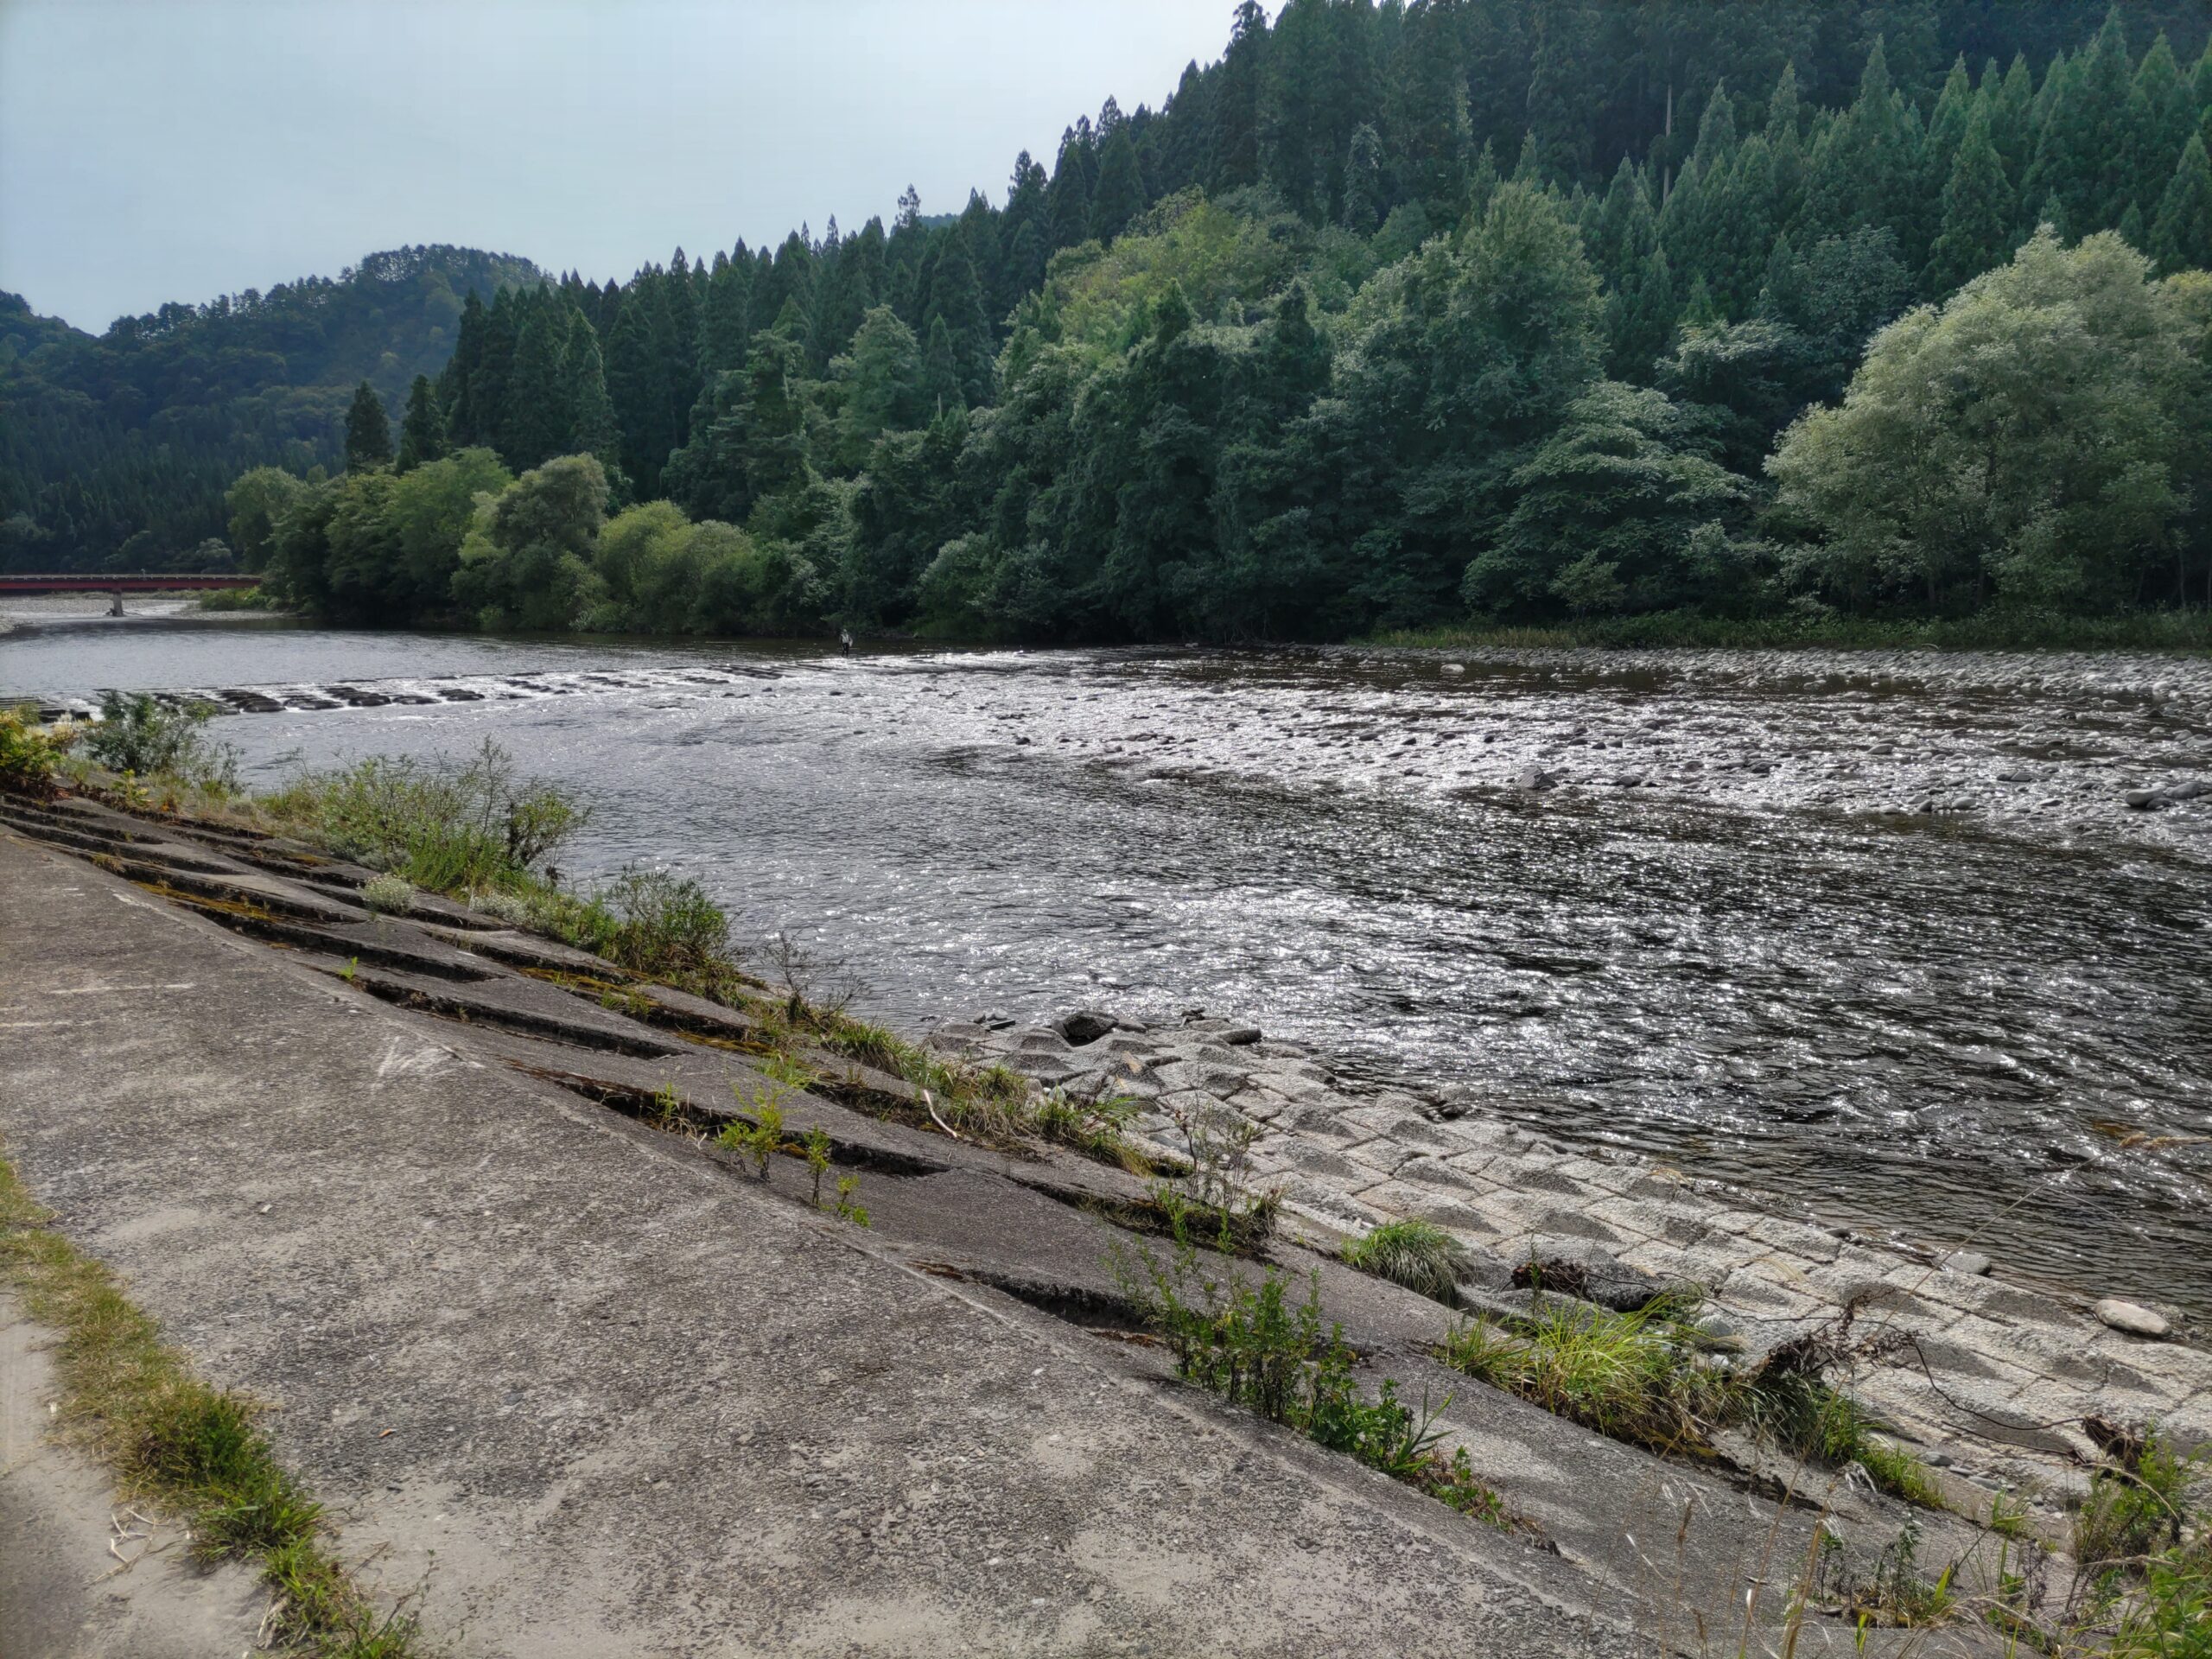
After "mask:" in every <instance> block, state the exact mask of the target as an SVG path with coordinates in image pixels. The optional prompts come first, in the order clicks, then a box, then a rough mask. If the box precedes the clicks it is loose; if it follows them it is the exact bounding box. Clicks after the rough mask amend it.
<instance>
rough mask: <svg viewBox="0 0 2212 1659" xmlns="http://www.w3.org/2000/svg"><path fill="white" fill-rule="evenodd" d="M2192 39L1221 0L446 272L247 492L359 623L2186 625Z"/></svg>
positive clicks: (2210, 592) (2196, 259) (2195, 185)
mask: <svg viewBox="0 0 2212 1659" xmlns="http://www.w3.org/2000/svg"><path fill="white" fill-rule="evenodd" d="M2205 37H2206V29H2205V27H2204V20H2203V18H2202V16H2201V14H2200V13H2198V12H2197V11H2196V10H2192V9H2188V8H2180V7H2169V6H2161V5H2137V6H2132V7H2128V8H2125V9H2119V8H2116V9H2114V10H2113V11H2112V12H2111V13H2110V14H2109V15H2108V16H2106V17H2105V19H2104V22H2103V23H2102V25H2101V27H2100V26H2099V25H2098V24H2097V22H2096V20H2095V16H2094V14H2093V13H2092V12H2091V11H2089V10H2088V9H2087V8H2085V7H2084V6H2083V5H2082V4H2080V3H2075V0H2039V3H2035V4H2028V5H2019V6H2009V7H2005V8H2001V9H1993V8H1989V7H1986V6H1980V5H1970V4H1966V3H1951V0H1915V3H1911V4H1906V5H1897V4H1881V5H1871V4H1870V5H1863V6H1862V5H1852V6H1840V7H1811V6H1799V5H1779V6H1777V5H1760V6H1751V5H1733V6H1728V5H1724V6H1719V7H1713V8H1705V9H1696V8H1693V9H1688V10H1684V9H1681V8H1677V7H1666V6H1661V5H1658V4H1656V3H1649V4H1634V5H1628V6H1621V7H1609V8H1601V7H1595V6H1592V7H1581V6H1554V5H1545V6H1535V5H1530V4H1526V3H1522V0H1466V3H1452V0H1414V3H1412V4H1408V5H1406V6H1403V7H1400V6H1396V5H1389V6H1376V5H1370V4H1368V3H1364V0H1361V3H1349V4H1344V3H1330V0H1291V3H1289V4H1287V5H1286V6H1284V7H1283V8H1281V11H1280V13H1279V14H1278V15H1277V16H1275V17H1274V20H1273V21H1272V22H1270V21H1269V20H1268V18H1267V16H1265V15H1264V14H1262V12H1261V10H1259V8H1257V7H1256V6H1253V5H1249V4H1248V5H1246V6H1244V7H1243V8H1242V9H1241V10H1239V12H1238V13H1237V16H1236V22H1235V25H1234V29H1233V33H1232V36H1231V39H1230V42H1229V45H1228V48H1227V49H1226V51H1225V52H1224V55H1223V57H1222V58H1221V60H1219V61H1217V62H1216V63H1214V64H1212V65H1210V66H1207V67H1198V66H1197V65H1193V66H1192V67H1190V68H1189V69H1188V70H1186V71H1185V73H1184V75H1183V77H1182V79H1181V82H1180V84H1179V86H1178V87H1177V89H1176V91H1175V92H1174V95H1173V98H1172V99H1168V100H1167V101H1166V103H1165V104H1164V105H1162V106H1161V107H1160V108H1158V109H1152V108H1147V107H1142V106H1141V107H1139V108H1138V109H1137V110H1136V111H1135V112H1134V113H1127V114H1125V113H1124V112H1123V111H1122V109H1121V108H1120V107H1119V105H1116V104H1115V103H1113V102H1112V101H1109V103H1108V105H1107V106H1106V107H1105V108H1104V109H1103V110H1102V111H1101V112H1100V113H1099V116H1098V117H1097V118H1096V120H1095V121H1093V120H1091V119H1090V118H1085V119H1084V120H1081V121H1078V122H1077V124H1074V125H1073V126H1071V128H1070V129H1069V130H1068V131H1067V133H1066V134H1065V137H1064V139H1063V142H1062V144H1061V146H1060V149H1059V152H1058V156H1057V157H1056V158H1055V161H1054V164H1053V165H1052V168H1050V169H1049V170H1048V169H1047V168H1046V167H1045V166H1043V165H1041V164H1039V162H1036V161H1033V159H1032V158H1030V157H1028V156H1022V157H1020V158H1019V159H1018V160H1017V162H1016V164H1015V167H1014V173H1013V175H1012V177H1011V179H1010V181H1009V185H1008V188H1007V192H1006V194H1005V198H1004V200H1003V203H1002V205H1001V204H994V203H992V202H989V201H987V200H984V199H983V198H982V196H981V195H977V196H975V197H972V198H971V199H970V200H969V203H968V204H967V206H966V207H965V208H964V209H963V211H962V212H960V213H958V214H957V215H947V216H944V217H940V218H938V219H925V218H924V217H923V216H922V214H921V213H920V211H919V204H918V201H917V200H915V199H914V198H913V196H912V193H909V194H908V196H907V197H906V198H905V199H904V200H902V203H901V207H900V211H899V214H898V215H897V217H896V218H895V219H893V222H892V223H891V224H890V225H889V226H885V225H883V224H882V223H881V222H880V221H877V220H870V221H869V222H868V225H866V226H863V227H862V228H861V230H860V231H859V232H855V233H852V234H845V233H842V232H839V231H838V230H837V229H836V226H834V224H833V225H832V226H829V229H828V231H827V232H825V233H824V234H823V235H822V236H819V237H817V236H814V235H812V234H810V233H808V232H797V233H794V234H793V235H792V236H791V237H790V238H786V239H785V241H784V242H783V243H782V244H781V245H779V246H778V247H777V248H776V249H775V250H773V251H766V250H755V249H748V248H747V247H746V246H745V245H742V244H740V245H738V246H737V247H736V248H734V250H732V251H730V252H728V253H726V254H724V253H717V254H715V255H714V256H713V257H712V258H711V259H710V260H702V261H699V262H696V263H694V262H692V261H690V259H688V258H687V257H685V256H683V254H682V253H681V252H680V251H679V253H678V254H677V256H676V257H674V258H673V259H671V261H670V262H669V263H668V264H667V265H665V266H661V265H650V266H647V267H645V269H643V270H640V271H639V272H638V273H637V275H636V276H635V277H633V278H632V280H631V281H629V282H628V283H605V284H598V285H594V284H593V283H585V282H583V281H582V280H581V279H579V278H576V277H568V278H564V279H563V281H561V282H560V283H550V282H547V283H539V282H536V281H532V280H522V281H505V280H501V281H493V282H486V283H483V284H481V285H480V287H479V288H478V289H474V290H473V291H468V292H467V293H466V296H465V297H464V298H462V299H461V300H460V301H458V302H457V303H456V306H455V308H454V310H453V311H452V314H451V316H450V319H449V321H450V325H451V331H450V337H451V340H452V352H451V356H450V357H449V359H447V360H446V361H445V362H444V363H443V364H442V366H439V367H435V369H434V368H433V367H431V366H429V365H423V366H422V367H421V369H420V371H419V372H417V373H416V374H415V375H414V376H413V378H410V380H409V381H408V383H407V385H406V387H405V390H404V392H403V391H401V390H400V388H399V386H398V385H397V381H396V380H395V379H394V378H392V377H391V375H389V374H388V373H386V374H385V377H384V378H383V379H382V380H380V381H379V380H376V377H374V376H368V375H366V371H364V374H365V378H363V379H362V381H361V382H360V384H359V385H356V386H353V387H352V388H351V389H350V392H349V395H348V396H346V397H345V398H344V399H343V400H342V410H340V407H339V404H340V400H339V399H336V398H332V399H330V400H328V401H329V402H330V404H331V408H332V412H331V414H330V416H329V417H328V425H327V435H326V437H325V439H324V441H323V442H322V445H321V447H320V448H317V449H315V452H314V456H315V465H314V466H310V467H303V466H301V465H300V464H299V461H300V460H301V457H299V456H297V455H294V456H292V457H290V458H283V457H279V458H277V465H275V466H271V467H263V468H258V469H256V470H253V471H251V472H249V473H247V474H245V476H243V477H242V478H240V479H238V481H237V483H236V484H235V485H234V486H232V490H231V492H230V496H229V500H228V504H227V506H226V512H225V518H226V524H227V528H228V532H229V544H230V546H231V547H232V550H234V552H235V553H236V555H237V556H238V559H239V560H240V561H241V563H243V564H244V565H245V567H246V568H248V569H258V570H261V571H263V572H264V574H265V575H266V577H267V583H266V586H267V589H268V591H270V593H272V594H277V595H279V596H280V597H282V598H283V599H284V600H285V601H288V602H292V603H296V604H298V605H300V606H302V607H305V608H307V609H308V610H310V611H312V612H315V613H318V614H321V615H323V616H326V617H328V618H331V619H333V620H346V621H367V622H402V621H415V620H441V621H448V620H461V621H463V622H467V623H474V624H478V625H481V626H498V627H518V628H526V629H551V630H561V629H570V628H581V629H617V630H634V631H641V632H696V633H711V634H737V633H785V634H814V633H821V632H830V631H834V630H835V629H836V627H839V626H844V627H849V628H851V629H854V630H856V631H868V630H887V631H899V632H919V633H924V634H929V635H936V636H941V637H961V638H1007V639H1011V638H1019V639H1034V640H1042V641H1087V640H1127V639H1173V640H1181V639H1192V638H1203V639H1213V640H1224V641H1241V640H1264V639H1340V638H1349V637H1359V636H1372V635H1376V634H1389V633H1392V632H1396V631H1402V630H1424V629H1437V628H1446V629H1450V628H1458V627H1462V626H1469V624H1470V622H1471V621H1472V623H1473V625H1474V626H1478V627H1480V628H1484V629H1490V628H1497V627H1506V628H1520V627H1538V628H1557V627H1565V628H1567V629H1570V630H1573V631H1574V632H1577V633H1580V632H1582V631H1585V630H1594V631H1597V632H1599V633H1602V632H1604V631H1605V630H1606V629H1609V628H1612V627H1620V628H1623V629H1626V630H1629V631H1630V632H1637V631H1639V630H1640V631H1642V634H1643V637H1644V638H1647V639H1657V638H1664V639H1675V638H1681V637H1685V636H1686V635H1688V634H1690V633H1694V632H1697V631H1699V630H1701V629H1704V628H1707V627H1712V628H1716V629H1722V630H1744V631H1747V632H1750V633H1751V634H1753V635H1756V636H1757V637H1758V638H1760V639H1767V640H1773V641H1776V642H1778V643H1788V642H1792V641H1795V640H1798V639H1832V638H1839V637H1850V636H1852V635H1853V634H1854V633H1855V632H1858V631H1859V630H1862V629H1870V628H1871V629H1877V630H1878V629H1884V628H1903V629H1905V630H1908V631H1913V630H1923V629H1925V630H1928V631H1929V635H1930V637H1932V638H1934V639H1936V640H1938V641H1939V642H1947V641H1948V639H1950V638H1951V637H1953V636H1952V632H1950V631H1958V632H1961V633H1963V634H1964V635H1966V636H1967V637H1974V638H1989V639H2006V640H2014V639H2017V640H2022V641H2039V640H2045V639H2063V640H2064V641H2066V642H2068V643H2073V642H2076V641H2079V642H2082V643H2097V642H2099V641H2100V640H2101V639H2103V638H2104V637H2105V636H2106V635H2107V633H2109V632H2118V633H2120V634H2121V635H2123V636H2126V637H2128V638H2133V639H2149V640H2152V641H2154V642H2157V643H2167V642H2171V641H2177V642H2178V643H2183V644H2197V643H2201V640H2202V630H2201V629H2199V628H2197V627H2196V626H2193V625H2190V624H2185V623H2184V624H2174V623H2170V622H2168V621H2167V620H2164V615H2163V614H2162V613H2174V614H2179V613H2182V612H2183V611H2184V610H2188V609H2190V608H2191V607H2194V610H2195V612H2196V614H2197V615H2199V616H2202V615H2203V614H2204V613H2206V612H2207V610H2208V608H2212V448H2208V439H2207V436H2206V435H2207V433H2208V431H2212V404H2208V397H2209V396H2212V390H2209V389H2208V364H2207V352H2208V346H2207V341H2208V339H2212V277H2207V276H2206V275H2205V274H2204V272H2205V268H2206V267H2207V266H2212V162H2208V159H2207V153H2206V149H2205V143H2206V133H2205V127H2206V123H2207V116H2208V111H2212V55H2207V43H2206V38H2205ZM406 269H407V270H409V271H410V272H413V271H415V269H416V268H415V267H414V266H412V265H410V266H408V267H406ZM418 277H419V272H417V273H416V275H410V277H408V278H407V280H409V281H415V280H417V279H418ZM395 280H397V278H395ZM451 291H452V292H454V293H457V294H458V293H461V292H462V291H463V290H461V289H458V288H455V289H452V290H451ZM240 326H242V325H240V324H238V322H237V321H235V320H234V319H232V318H227V317H223V318H219V317H214V316H207V317H198V318H187V317H180V318H178V319H176V320H175V333H176V336H177V339H178V340H179V341H181V342H188V341H192V340H199V339H200V338H201V337H202V336H203V335H204V336H207V337H209V338H213V337H214V336H216V335H219V334H224V331H226V330H229V331H233V332H234V331H235V330H236V328H237V327H240ZM226 337H227V336H226ZM26 338H27V339H28V338H29V336H28V335H26ZM118 349H120V347H118ZM179 349H180V350H187V351H188V350H190V349H192V347H191V346H188V345H181V346H179ZM417 361H419V359H417ZM372 381H374V382H375V384H372ZM403 402H404V413H402V415H401V417H400V419H399V420H398V422H397V436H396V437H395V436H394V435H393V431H392V427H391V422H390V421H389V419H388V418H387V412H388V411H391V410H399V409H400V407H401V404H403ZM341 413H342V416H343V421H342V424H343V429H344V437H343V438H342V439H341V438H340V414H341ZM2091 434H2094V435H2095V437H2094V441H2092V439H2091V438H2090V436H2089V435H2091ZM341 464H342V465H343V466H344V467H345V469H346V470H344V471H343V472H342V473H341V472H340V471H339V470H338V469H339V467H340V465H341ZM34 517H35V516H34ZM10 522H13V521H10ZM43 523H44V521H43V520H36V519H35V522H34V523H33V524H32V525H31V528H30V529H29V530H24V529H23V528H22V525H20V524H19V525H17V531H19V532H20V533H21V534H22V535H32V534H34V533H35V532H36V531H39V529H40V526H41V524H43ZM1670 617H1671V618H1678V619H1682V620H1681V621H1678V622H1675V623H1668V622H1664V621H1662V620H1659V619H1663V618H1670Z"/></svg>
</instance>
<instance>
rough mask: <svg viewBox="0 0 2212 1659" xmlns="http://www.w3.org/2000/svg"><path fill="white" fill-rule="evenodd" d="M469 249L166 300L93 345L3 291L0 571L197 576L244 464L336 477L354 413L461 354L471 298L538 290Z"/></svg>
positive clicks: (500, 259)
mask: <svg viewBox="0 0 2212 1659" xmlns="http://www.w3.org/2000/svg"><path fill="white" fill-rule="evenodd" d="M540 276H541V273H540V272H539V271H538V270H537V267H536V266H535V265H532V264H531V263H530V262H529V261H528V260H526V259H516V258H512V257H509V256H506V255H503V254H486V253H479V252H477V251H474V249H469V248H446V247H431V248H402V249H399V250H397V251H394V252H391V253H379V254H372V255H371V256H370V257H367V258H366V259H364V260H363V261H362V262H361V263H360V264H359V266H357V267H355V268H354V269H353V270H348V271H346V272H345V273H344V274H343V275H341V276H340V277H339V278H338V279H337V280H336V281H332V280H330V279H328V278H327V277H310V278H308V279H307V280H304V281H302V282H297V283H288V284H282V285H279V286H278V287H276V288H273V289H270V291H269V292H268V293H266V294H261V293H257V292H255V291H253V290H251V289H248V290H247V291H246V292H245V293H244V294H238V295H233V296H226V297H224V298H222V299H219V300H217V301H215V302H213V303H212V304H208V305H203V306H188V305H165V306H163V307H162V308H161V309H160V310H159V311H157V312H156V313H154V314H153V315H149V316H143V317H124V318H122V319H121V320H119V321H118V322H117V323H116V324H115V326H114V327H111V328H110V329H109V330H108V331H107V333H106V334H103V335H100V336H99V337H98V338H95V337H94V336H92V335H90V334H82V333H80V332H79V331H78V330H76V329H74V328H71V327H68V326H67V324H65V323H62V322H60V321H55V320H54V319H52V318H47V317H39V316H35V315H32V313H31V311H30V309H29V307H28V306H27V305H25V304H24V302H22V299H20V298H19V297H18V296H15V295H13V294H0V570H5V569H65V570H66V569H76V568H78V567H79V566H91V565H97V564H99V563H109V564H111V565H112V566H114V567H115V568H118V569H168V568H171V567H174V566H178V565H181V564H191V565H194V566H195V567H196V566H197V565H198V564H199V563H201V562H202V561H201V560H200V558H199V557H198V556H197V550H196V547H195V544H196V543H199V542H200V541H201V540H202V539H203V538H206V537H220V536H221V535H222V534H223V526H224V512H223V505H222V495H223V491H224V489H225V487H226V486H227V485H228V484H229V483H230V482H231V480H232V479H234V478H236V477H237V476H238V473H239V472H240V471H241V470H243V469H244V468H245V467H255V466H259V465H263V464H264V463H274V464H277V465H281V466H284V467H291V468H293V469H294V470H296V471H298V472H302V473H304V472H306V471H307V470H308V468H309V467H314V466H316V465H319V464H320V465H324V466H331V467H334V466H336V465H337V464H338V463H339V461H340V459H341V450H340V434H341V431H342V429H343V425H344V421H345V416H346V405H347V404H348V402H349V400H350V399H351V398H352V397H353V387H354V385H355V383H356V382H358V381H359V380H361V379H364V378H366V379H368V380H369V381H371V382H372V384H373V385H377V386H378V387H380V388H382V389H383V390H384V391H385V394H386V395H387V396H404V395H405V392H406V389H407V383H408V381H409V380H410V378H412V377H413V376H415V375H416V374H419V373H422V372H424V371H425V370H427V371H429V372H431V373H433V374H435V373H436V372H438V371H439V370H440V369H441V368H442V367H443V366H444V365H445V362H446V360H447V359H448V358H449V357H450V356H451V355H452V353H453V346H454V336H455V334H456V332H457V330H458V328H459V325H460V321H461V301H462V297H463V296H466V295H468V294H470V293H484V294H490V293H493V292H494V291H496V290H498V289H501V288H504V287H506V286H509V285H512V284H514V283H537V281H539V280H540Z"/></svg>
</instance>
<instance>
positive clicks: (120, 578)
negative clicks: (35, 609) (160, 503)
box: [0, 571, 261, 594]
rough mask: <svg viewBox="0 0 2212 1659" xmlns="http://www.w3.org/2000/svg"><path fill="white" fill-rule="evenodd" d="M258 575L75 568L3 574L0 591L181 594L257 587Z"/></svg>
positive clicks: (258, 584) (12, 592) (11, 592)
mask: <svg viewBox="0 0 2212 1659" xmlns="http://www.w3.org/2000/svg"><path fill="white" fill-rule="evenodd" d="M260 584H261V578H260V577H259V576H247V575H233V576H188V575H162V574H161V573H159V572H157V571H141V572H139V573H137V575H95V574H93V573H92V572H89V571H72V572H71V573H70V574H68V575H53V576H10V575H0V594H178V593H186V592H196V591H199V590H200V589H202V588H256V587H258V586H260Z"/></svg>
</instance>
